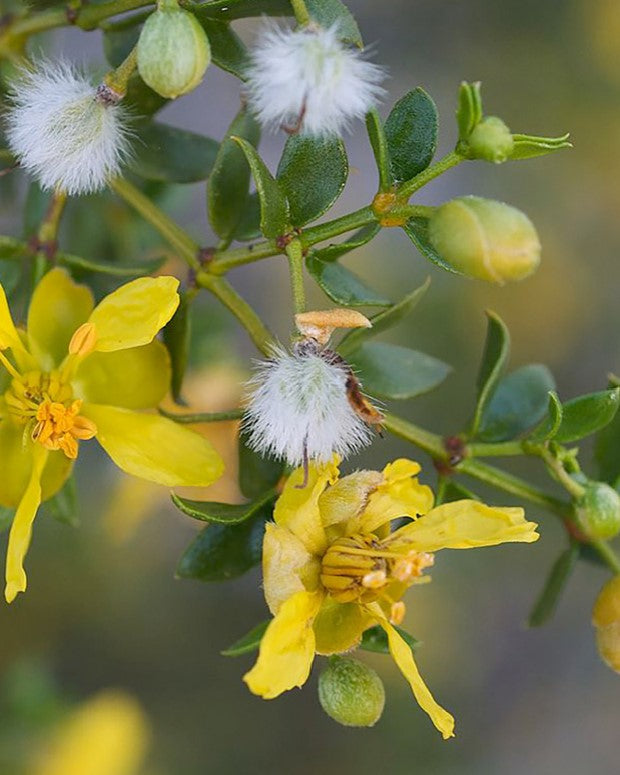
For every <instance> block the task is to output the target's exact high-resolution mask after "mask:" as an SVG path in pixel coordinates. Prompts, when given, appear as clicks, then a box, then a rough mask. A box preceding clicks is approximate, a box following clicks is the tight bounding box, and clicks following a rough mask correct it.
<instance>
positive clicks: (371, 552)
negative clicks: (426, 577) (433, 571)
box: [321, 534, 434, 624]
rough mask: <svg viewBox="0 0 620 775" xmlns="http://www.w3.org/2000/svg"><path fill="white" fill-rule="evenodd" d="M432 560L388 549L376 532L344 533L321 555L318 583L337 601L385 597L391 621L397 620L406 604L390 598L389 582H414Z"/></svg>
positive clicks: (360, 600) (344, 601)
mask: <svg viewBox="0 0 620 775" xmlns="http://www.w3.org/2000/svg"><path fill="white" fill-rule="evenodd" d="M433 560H434V557H433V555H432V554H427V553H426V552H416V551H411V552H408V553H406V554H402V553H401V552H394V551H390V550H389V547H388V546H387V545H386V544H384V543H383V542H382V541H381V540H380V539H378V538H377V537H376V536H375V535H371V534H367V535H362V534H357V535H350V536H345V537H344V538H339V539H337V540H336V541H334V542H333V543H332V544H331V546H330V547H329V548H328V550H327V552H326V553H325V555H324V556H323V559H322V562H321V583H322V584H323V586H324V587H325V589H326V590H327V591H328V592H329V594H330V595H331V596H332V597H333V598H334V599H335V600H337V601H338V602H339V603H351V602H361V603H372V602H374V601H376V600H382V599H383V600H385V601H387V602H388V603H389V604H390V619H391V621H392V623H394V624H399V623H400V622H402V620H403V617H404V615H405V604H404V603H402V602H401V601H398V602H394V601H393V600H392V599H391V598H390V596H389V591H390V590H389V587H390V585H391V584H393V583H394V582H397V583H400V584H405V585H409V584H412V583H414V581H415V579H416V578H419V577H420V576H421V575H422V573H423V571H424V569H425V568H428V567H429V566H431V565H432V564H433ZM399 596H400V595H399Z"/></svg>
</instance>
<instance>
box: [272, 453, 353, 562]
mask: <svg viewBox="0 0 620 775" xmlns="http://www.w3.org/2000/svg"><path fill="white" fill-rule="evenodd" d="M337 478H338V460H337V458H336V457H334V460H333V461H332V462H331V463H327V464H325V465H317V464H315V463H310V465H309V470H308V482H307V484H306V486H305V487H301V484H302V483H303V479H304V472H303V469H302V468H298V469H296V470H295V471H293V473H292V474H291V475H290V476H289V478H288V479H287V482H286V484H285V485H284V490H283V491H282V495H280V497H279V498H278V500H277V501H276V506H275V509H274V512H273V518H274V520H275V521H276V523H277V524H278V525H280V526H281V527H287V528H288V529H289V530H290V531H291V533H295V535H296V536H297V537H298V538H299V539H300V540H301V541H303V543H304V544H305V546H306V548H307V549H308V551H309V552H312V554H322V553H323V552H324V551H325V549H326V548H327V538H326V536H325V530H324V528H323V523H322V521H321V514H320V511H319V497H320V495H321V493H322V492H323V490H324V489H325V488H326V487H327V484H328V483H333V482H335V481H336V479H337Z"/></svg>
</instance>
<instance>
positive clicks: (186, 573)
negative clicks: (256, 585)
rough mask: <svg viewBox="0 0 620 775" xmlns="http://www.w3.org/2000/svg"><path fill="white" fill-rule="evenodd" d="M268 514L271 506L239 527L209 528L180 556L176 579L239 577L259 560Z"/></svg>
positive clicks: (219, 579) (223, 579)
mask: <svg viewBox="0 0 620 775" xmlns="http://www.w3.org/2000/svg"><path fill="white" fill-rule="evenodd" d="M271 513H272V507H271V504H266V505H265V506H263V508H262V509H261V510H260V511H259V512H258V513H256V514H255V515H254V516H253V517H252V518H251V519H248V520H246V521H245V522H242V523H241V524H238V525H234V524H232V525H225V524H216V523H214V524H210V525H208V526H207V527H206V528H205V529H204V530H202V531H201V532H200V533H199V534H198V535H197V536H196V538H195V539H194V540H193V541H192V542H191V544H190V545H189V546H188V547H187V549H186V550H185V552H184V553H183V555H182V556H181V559H180V560H179V564H178V567H177V576H178V577H179V578H184V579H197V580H198V581H227V580H228V579H234V578H236V577H237V576H242V575H243V574H244V573H246V571H248V570H250V568H253V567H254V566H255V565H258V563H259V562H260V560H261V555H262V546H263V534H264V532H265V522H266V520H268V519H269V517H270V516H271Z"/></svg>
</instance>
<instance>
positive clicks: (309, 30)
mask: <svg viewBox="0 0 620 775" xmlns="http://www.w3.org/2000/svg"><path fill="white" fill-rule="evenodd" d="M383 78H384V71H383V69H382V68H381V67H379V66H378V65H375V64H372V63H371V62H367V61H366V60H365V59H364V57H363V54H362V53H361V52H359V51H356V50H354V49H353V48H351V47H348V46H346V45H345V44H344V43H343V42H342V41H341V40H340V37H339V32H338V25H334V26H332V27H330V28H328V29H323V28H320V27H317V26H314V25H312V26H309V27H303V28H300V29H296V30H291V29H287V28H282V27H279V26H276V25H275V24H274V23H273V22H268V23H266V24H265V26H264V28H263V31H262V32H261V34H260V35H259V38H258V42H257V44H256V46H255V47H254V49H253V50H252V52H251V59H250V66H249V68H248V71H247V86H248V102H249V105H250V107H251V109H252V111H253V112H254V113H255V114H256V117H257V118H258V120H259V121H260V122H261V123H262V124H263V125H265V126H267V127H269V128H280V127H281V126H283V125H284V126H286V125H291V126H294V125H296V124H297V123H298V122H299V119H300V118H302V125H301V128H300V131H301V133H302V134H311V135H317V136H328V135H333V134H341V133H342V131H343V130H345V129H347V128H348V126H349V124H350V123H351V121H352V120H353V119H356V118H363V117H364V116H365V114H366V113H367V112H368V111H369V110H370V109H371V108H372V107H373V106H374V105H375V104H376V102H377V100H378V99H379V98H380V97H381V95H382V94H383V89H382V88H381V86H380V85H379V84H380V83H381V81H382V80H383Z"/></svg>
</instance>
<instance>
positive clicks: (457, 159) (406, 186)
mask: <svg viewBox="0 0 620 775" xmlns="http://www.w3.org/2000/svg"><path fill="white" fill-rule="evenodd" d="M462 161H465V159H464V157H463V156H461V154H460V153H457V152H456V151H452V152H451V153H449V154H448V155H447V156H444V157H443V159H440V160H439V161H438V162H436V163H435V164H431V166H430V167H427V168H426V169H425V170H423V171H422V172H420V174H419V175H416V176H415V178H411V180H407V181H406V182H405V183H403V184H402V186H400V188H399V189H398V196H399V198H402V199H405V198H406V199H409V197H410V196H411V195H412V194H414V193H415V192H416V191H418V190H419V189H421V188H422V187H423V186H425V185H426V184H427V183H430V181H431V180H434V179H435V178H437V177H439V175H443V173H444V172H447V171H448V170H449V169H452V167H456V165H457V164H460V163H461V162H462Z"/></svg>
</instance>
